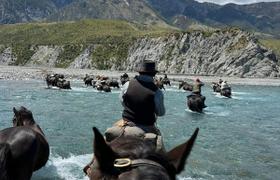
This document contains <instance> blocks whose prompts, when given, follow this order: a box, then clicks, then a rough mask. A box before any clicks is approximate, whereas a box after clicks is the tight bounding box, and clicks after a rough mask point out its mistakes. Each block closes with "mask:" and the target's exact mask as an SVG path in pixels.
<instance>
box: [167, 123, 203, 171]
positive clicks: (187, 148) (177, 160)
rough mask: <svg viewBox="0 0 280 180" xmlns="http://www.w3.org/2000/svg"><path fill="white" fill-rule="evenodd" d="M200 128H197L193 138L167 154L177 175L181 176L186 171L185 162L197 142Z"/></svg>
mask: <svg viewBox="0 0 280 180" xmlns="http://www.w3.org/2000/svg"><path fill="white" fill-rule="evenodd" d="M198 131H199V128H196V130H195V132H194V133H193V135H192V136H191V138H190V139H189V140H188V141H187V142H185V143H184V144H181V145H179V146H177V147H175V148H173V149H172V150H171V151H169V152H168V153H167V157H168V159H169V161H170V162H171V163H172V164H173V165H174V167H175V169H176V173H177V174H179V173H180V172H181V171H182V170H184V167H185V162H186V160H187V158H188V156H189V155H190V152H191V150H192V147H193V145H194V142H195V140H196V137H197V134H198Z"/></svg>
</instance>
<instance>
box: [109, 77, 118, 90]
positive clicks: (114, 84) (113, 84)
mask: <svg viewBox="0 0 280 180" xmlns="http://www.w3.org/2000/svg"><path fill="white" fill-rule="evenodd" d="M106 84H107V85H108V86H109V87H112V88H120V86H119V82H118V81H117V80H114V79H111V80H107V81H106Z"/></svg>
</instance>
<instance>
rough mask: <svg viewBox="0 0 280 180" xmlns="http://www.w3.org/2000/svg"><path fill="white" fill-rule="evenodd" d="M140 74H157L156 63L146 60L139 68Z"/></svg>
mask: <svg viewBox="0 0 280 180" xmlns="http://www.w3.org/2000/svg"><path fill="white" fill-rule="evenodd" d="M138 72H147V73H157V72H158V71H157V70H156V63H155V62H154V61H150V60H144V61H143V62H142V63H141V64H140V65H139V68H138Z"/></svg>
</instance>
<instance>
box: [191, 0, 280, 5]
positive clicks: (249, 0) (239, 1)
mask: <svg viewBox="0 0 280 180" xmlns="http://www.w3.org/2000/svg"><path fill="white" fill-rule="evenodd" d="M196 1H198V2H212V3H216V4H227V3H235V4H251V3H257V2H275V1H280V0H196Z"/></svg>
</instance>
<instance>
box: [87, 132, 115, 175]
mask: <svg viewBox="0 0 280 180" xmlns="http://www.w3.org/2000/svg"><path fill="white" fill-rule="evenodd" d="M92 129H93V132H94V145H93V148H94V156H95V157H96V159H97V162H98V165H99V168H100V170H101V171H103V172H106V171H107V172H109V171H111V170H112V169H113V166H114V160H115V153H114V152H113V150H112V149H111V148H110V146H109V145H107V143H106V142H105V139H104V138H103V136H102V134H101V133H100V132H99V131H98V129H97V128H96V127H93V128H92Z"/></svg>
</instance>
